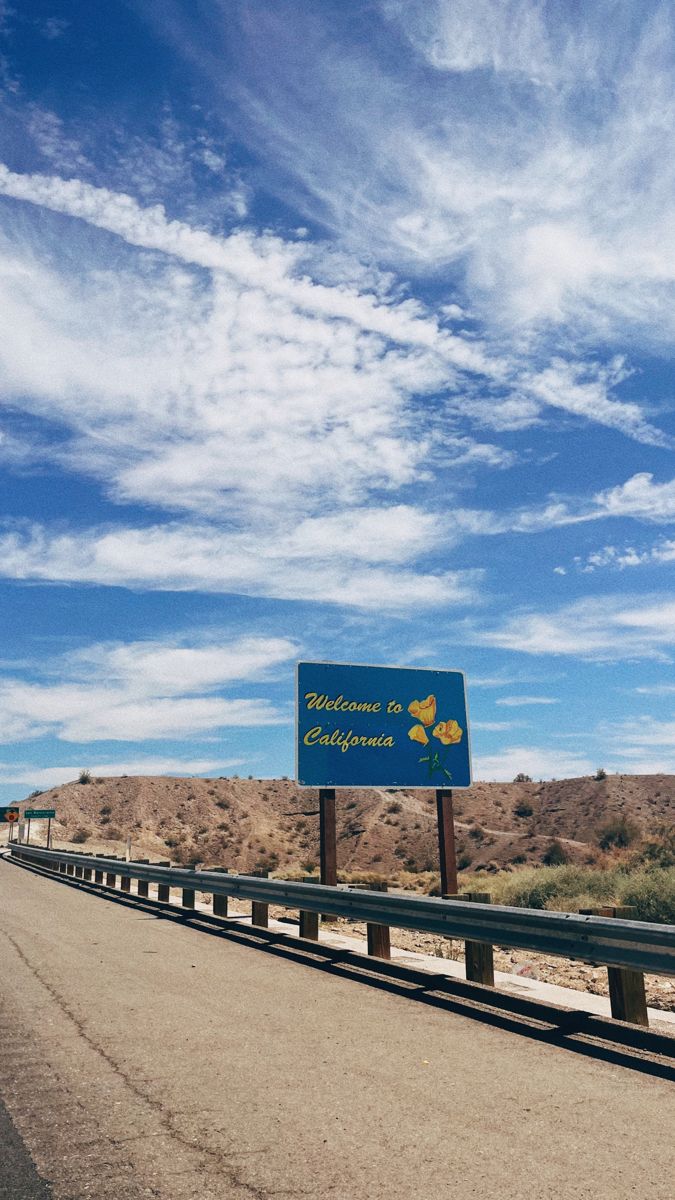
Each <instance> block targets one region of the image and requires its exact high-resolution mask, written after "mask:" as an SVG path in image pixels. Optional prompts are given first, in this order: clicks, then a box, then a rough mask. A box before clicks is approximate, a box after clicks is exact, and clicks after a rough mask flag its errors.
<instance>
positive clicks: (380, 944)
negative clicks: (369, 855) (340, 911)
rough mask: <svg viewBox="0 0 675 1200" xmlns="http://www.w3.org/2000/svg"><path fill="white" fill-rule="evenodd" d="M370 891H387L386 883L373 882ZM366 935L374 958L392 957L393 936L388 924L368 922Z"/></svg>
mask: <svg viewBox="0 0 675 1200" xmlns="http://www.w3.org/2000/svg"><path fill="white" fill-rule="evenodd" d="M368 890H369V891H370V892H386V891H387V884H386V883H384V882H383V883H371V884H370V885H369V887H368ZM366 936H367V938H368V953H369V954H371V955H372V956H373V958H386V959H390V958H391V936H390V933H389V926H388V925H374V924H372V923H371V922H370V921H368V922H366Z"/></svg>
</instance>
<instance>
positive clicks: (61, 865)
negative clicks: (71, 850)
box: [59, 862, 68, 875]
mask: <svg viewBox="0 0 675 1200" xmlns="http://www.w3.org/2000/svg"><path fill="white" fill-rule="evenodd" d="M67 874H68V867H67V865H66V863H64V862H60V863H59V875H67Z"/></svg>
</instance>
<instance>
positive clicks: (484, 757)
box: [473, 745, 597, 782]
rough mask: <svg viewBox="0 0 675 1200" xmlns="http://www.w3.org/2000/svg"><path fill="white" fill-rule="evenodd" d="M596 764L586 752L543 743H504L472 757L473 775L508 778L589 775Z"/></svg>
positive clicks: (495, 778) (481, 777)
mask: <svg viewBox="0 0 675 1200" xmlns="http://www.w3.org/2000/svg"><path fill="white" fill-rule="evenodd" d="M596 765H597V764H595V763H594V762H593V761H592V760H591V759H590V758H589V757H588V755H586V754H584V753H583V752H582V753H575V752H571V751H566V750H557V749H555V748H548V747H546V746H537V745H524V746H508V747H505V749H504V750H503V751H500V752H499V753H497V754H479V755H477V756H476V757H475V758H474V761H473V774H474V778H475V779H485V780H497V781H502V780H503V781H505V782H510V781H511V780H513V779H515V777H516V775H520V774H524V775H529V776H531V778H532V779H564V778H566V777H574V776H579V775H589V774H590V773H591V772H592V771H594V770H595V768H596Z"/></svg>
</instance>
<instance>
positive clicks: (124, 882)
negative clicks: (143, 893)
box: [120, 875, 131, 892]
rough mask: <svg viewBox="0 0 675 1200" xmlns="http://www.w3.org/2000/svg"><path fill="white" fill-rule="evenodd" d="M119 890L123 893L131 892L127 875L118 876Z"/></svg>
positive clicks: (129, 879)
mask: <svg viewBox="0 0 675 1200" xmlns="http://www.w3.org/2000/svg"><path fill="white" fill-rule="evenodd" d="M120 889H121V890H122V891H123V892H130V891H131V877H130V876H129V875H120Z"/></svg>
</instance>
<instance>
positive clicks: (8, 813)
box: [0, 804, 19, 825]
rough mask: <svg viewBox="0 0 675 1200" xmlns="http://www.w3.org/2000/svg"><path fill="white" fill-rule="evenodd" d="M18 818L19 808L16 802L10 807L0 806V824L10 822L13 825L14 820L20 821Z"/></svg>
mask: <svg viewBox="0 0 675 1200" xmlns="http://www.w3.org/2000/svg"><path fill="white" fill-rule="evenodd" d="M18 819H19V810H18V808H17V807H16V804H12V805H10V806H9V807H8V808H7V807H5V808H0V824H5V823H9V824H10V825H11V824H12V823H13V822H14V821H18Z"/></svg>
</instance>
